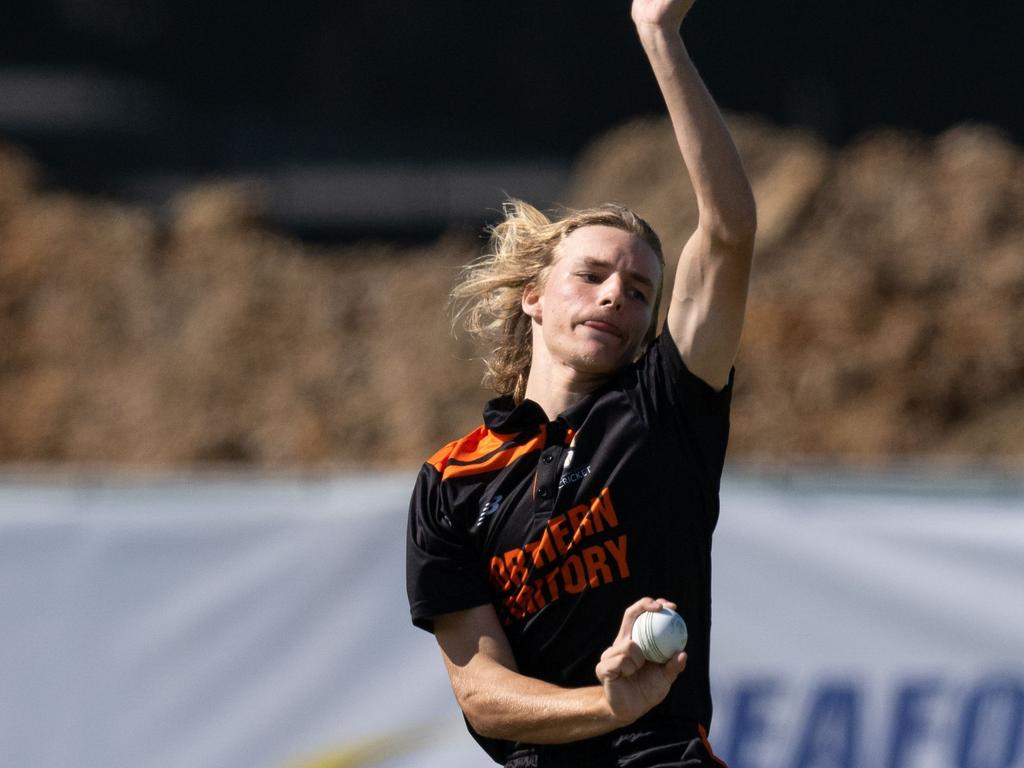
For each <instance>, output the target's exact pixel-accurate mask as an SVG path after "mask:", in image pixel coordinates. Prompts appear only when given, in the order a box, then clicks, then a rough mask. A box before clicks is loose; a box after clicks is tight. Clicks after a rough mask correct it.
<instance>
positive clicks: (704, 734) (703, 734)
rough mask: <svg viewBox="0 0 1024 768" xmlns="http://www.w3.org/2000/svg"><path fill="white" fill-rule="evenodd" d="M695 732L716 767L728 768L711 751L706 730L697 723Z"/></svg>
mask: <svg viewBox="0 0 1024 768" xmlns="http://www.w3.org/2000/svg"><path fill="white" fill-rule="evenodd" d="M697 731H698V733H700V741H701V743H702V744H703V745H704V749H706V750H707V753H708V755H709V756H710V757H711V759H712V760H714V761H715V762H716V763H717V764H718V765H720V766H722V768H729V766H728V765H726V764H725V761H724V760H722V759H721V758H720V757H718V756H717V755H716V754H715V752H714V750H713V749H711V742H710V741H708V732H707V730H705V728H704V726H703V725H701V724H700V723H697Z"/></svg>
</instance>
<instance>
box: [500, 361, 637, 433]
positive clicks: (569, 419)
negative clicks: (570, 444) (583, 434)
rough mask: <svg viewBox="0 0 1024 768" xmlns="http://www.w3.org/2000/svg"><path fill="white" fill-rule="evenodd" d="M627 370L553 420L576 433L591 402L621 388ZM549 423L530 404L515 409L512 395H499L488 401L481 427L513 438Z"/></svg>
mask: <svg viewBox="0 0 1024 768" xmlns="http://www.w3.org/2000/svg"><path fill="white" fill-rule="evenodd" d="M628 370H629V366H627V368H626V369H625V370H624V371H622V372H620V373H619V374H618V375H616V376H613V377H611V379H609V380H608V381H607V382H605V383H604V384H602V385H601V386H600V387H598V388H597V389H596V390H594V391H593V392H591V393H590V394H589V395H587V396H586V397H584V398H583V399H582V400H579V401H578V402H576V403H574V404H573V405H571V406H569V407H568V408H566V409H565V411H563V412H562V413H561V414H559V415H558V416H557V417H555V420H556V421H561V422H562V423H563V424H565V425H566V426H568V427H569V428H570V429H573V430H577V431H578V430H579V428H580V427H581V426H582V425H583V421H584V419H586V417H587V414H588V413H589V412H590V409H591V408H592V407H593V404H594V401H595V400H596V399H597V398H598V397H600V396H601V395H602V394H604V393H605V392H606V391H608V390H609V389H610V388H612V387H614V386H616V385H617V384H620V380H621V378H622V376H623V375H624V374H626V373H627V371H628ZM547 423H548V417H547V414H546V413H544V409H543V408H541V407H540V405H539V404H538V403H536V402H534V401H533V400H525V399H524V400H523V402H521V403H519V405H516V403H515V400H514V399H513V397H512V395H502V396H501V397H496V398H494V399H493V400H490V401H488V403H487V405H486V406H485V407H484V426H486V427H487V428H488V429H489V430H491V431H492V432H498V433H501V434H513V433H518V432H536V431H537V429H538V428H539V427H540V426H541V425H542V424H547Z"/></svg>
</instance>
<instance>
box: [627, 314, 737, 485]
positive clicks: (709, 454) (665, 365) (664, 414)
mask: <svg viewBox="0 0 1024 768" xmlns="http://www.w3.org/2000/svg"><path fill="white" fill-rule="evenodd" d="M733 373H734V371H730V373H729V382H728V383H727V384H726V385H725V387H724V388H723V389H722V390H721V391H716V390H715V389H714V388H713V387H712V386H711V385H709V384H708V383H707V382H706V381H704V380H703V379H701V378H700V377H698V376H696V375H695V374H693V373H691V372H690V370H689V369H688V368H687V367H686V364H685V363H684V362H683V358H682V356H681V355H680V354H679V349H678V347H677V346H676V343H675V340H674V339H673V338H672V336H671V334H670V333H669V330H668V328H667V327H666V328H665V329H664V330H663V331H662V332H661V334H660V335H659V336H658V337H657V339H655V340H654V341H653V342H652V343H651V345H650V347H648V349H647V351H646V352H645V353H644V355H643V357H641V359H640V360H639V362H638V364H637V374H638V383H639V389H640V403H641V408H642V410H643V411H644V417H645V420H646V421H647V422H648V423H649V424H650V425H651V426H652V427H653V428H658V429H671V430H672V431H673V432H674V433H675V435H676V436H677V437H678V438H679V440H680V442H681V444H682V445H683V446H684V447H685V448H687V449H688V450H690V451H691V452H692V453H693V455H694V458H695V460H696V461H697V462H698V465H699V467H700V470H701V474H702V476H703V479H704V481H705V482H706V483H708V484H709V487H710V488H711V489H712V490H713V491H714V492H715V493H716V494H717V492H718V487H719V484H720V481H721V476H722V468H723V466H724V464H725V451H726V447H727V444H728V440H729V406H730V404H731V401H732V387H733Z"/></svg>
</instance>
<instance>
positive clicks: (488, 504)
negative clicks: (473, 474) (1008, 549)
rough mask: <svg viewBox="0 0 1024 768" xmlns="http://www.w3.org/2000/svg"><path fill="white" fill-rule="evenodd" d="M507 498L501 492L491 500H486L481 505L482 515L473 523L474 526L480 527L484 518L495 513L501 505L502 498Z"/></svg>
mask: <svg viewBox="0 0 1024 768" xmlns="http://www.w3.org/2000/svg"><path fill="white" fill-rule="evenodd" d="M503 498H505V497H504V496H502V495H501V494H500V493H499V494H498V495H497V496H495V497H494V498H493V499H490V500H489V501H485V502H484V503H483V504H481V505H480V515H479V516H478V517H477V519H476V522H475V523H474V524H473V527H474V528H478V527H480V525H481V524H482V523H483V521H484V520H486V519H487V518H488V517H490V516H491V515H493V514H494V513H495V512H497V511H498V508H499V507H500V506H501V500H502V499H503Z"/></svg>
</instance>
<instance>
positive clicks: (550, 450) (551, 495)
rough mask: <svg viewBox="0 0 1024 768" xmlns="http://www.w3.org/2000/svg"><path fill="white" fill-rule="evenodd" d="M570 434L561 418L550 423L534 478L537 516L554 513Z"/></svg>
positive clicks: (535, 511) (549, 515)
mask: <svg viewBox="0 0 1024 768" xmlns="http://www.w3.org/2000/svg"><path fill="white" fill-rule="evenodd" d="M568 435H569V429H568V426H567V425H566V424H565V422H563V421H561V420H560V419H556V420H555V421H552V422H550V423H549V424H548V427H547V439H546V440H545V444H544V450H543V451H541V454H540V457H539V458H538V459H537V474H536V477H535V480H534V489H533V497H534V515H535V516H537V517H543V518H549V517H551V515H552V514H553V513H554V510H555V502H556V501H557V499H558V481H559V479H560V477H561V470H562V463H563V461H564V459H565V451H566V448H567V443H568V440H567V437H568Z"/></svg>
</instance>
